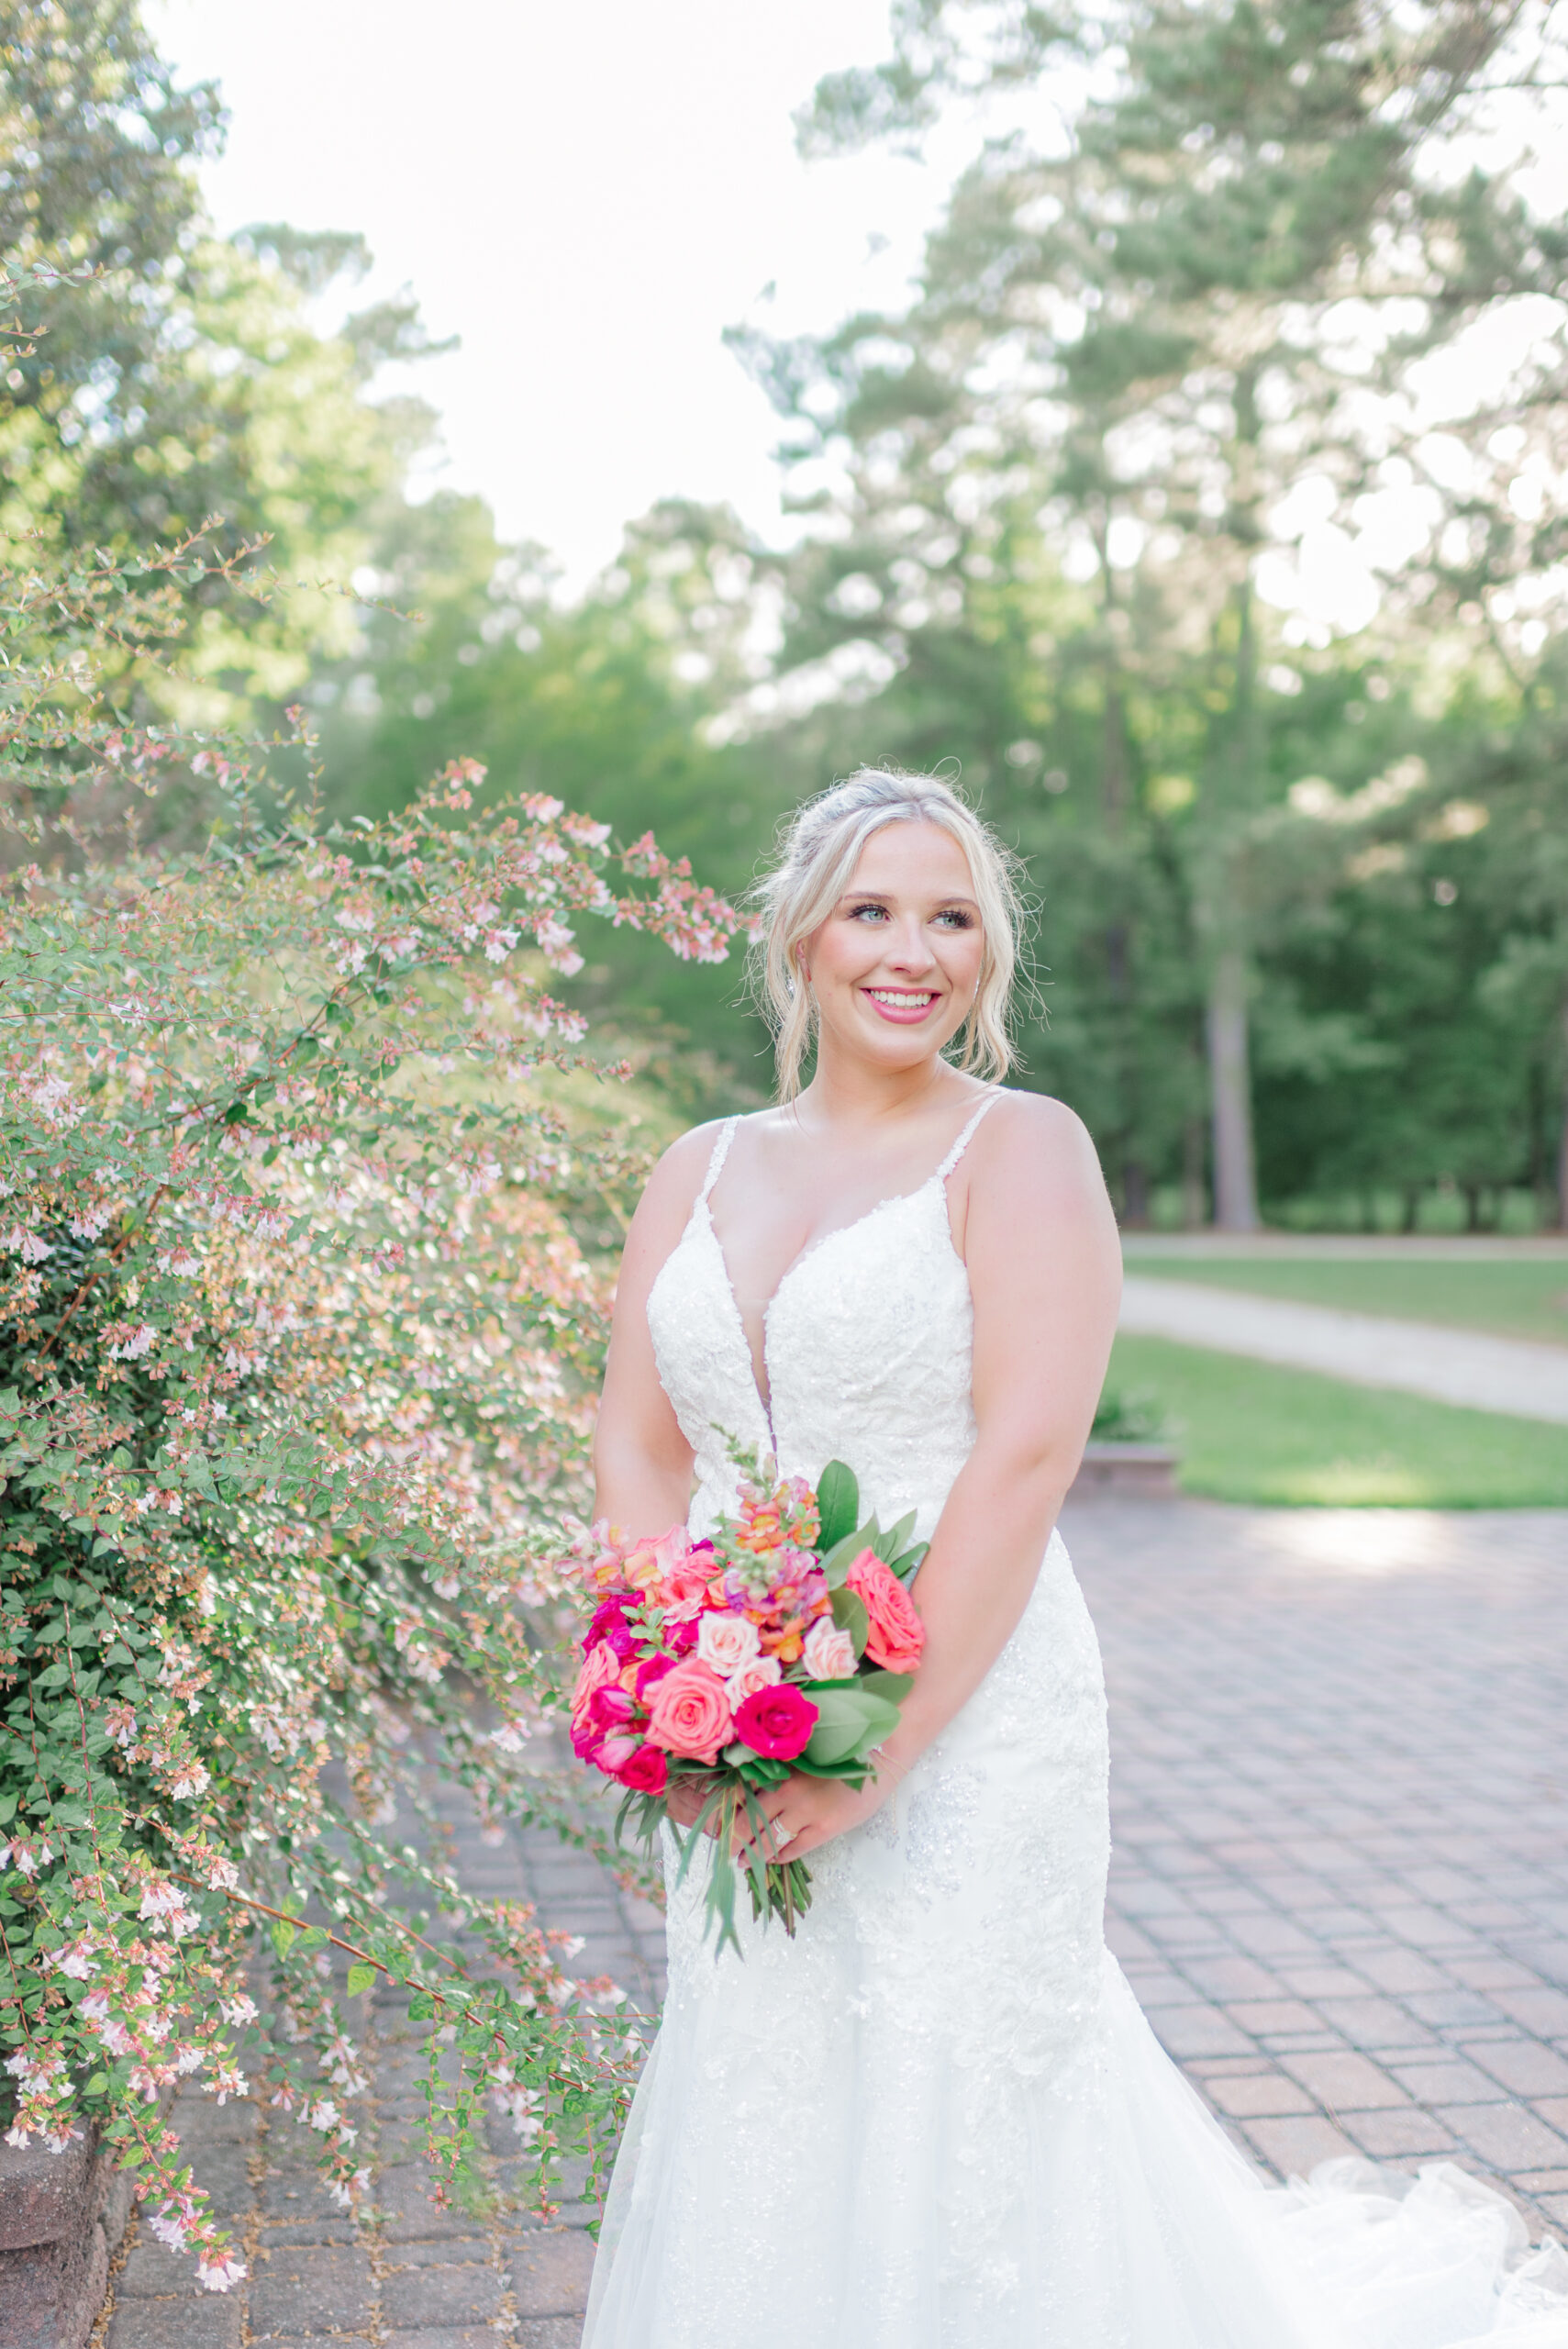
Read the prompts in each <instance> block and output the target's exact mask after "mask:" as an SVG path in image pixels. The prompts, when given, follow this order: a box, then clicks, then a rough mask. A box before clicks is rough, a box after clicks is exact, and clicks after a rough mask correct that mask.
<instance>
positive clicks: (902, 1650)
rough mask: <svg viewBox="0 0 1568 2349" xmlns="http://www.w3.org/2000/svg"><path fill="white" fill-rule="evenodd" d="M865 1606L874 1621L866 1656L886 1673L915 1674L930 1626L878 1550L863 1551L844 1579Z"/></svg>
mask: <svg viewBox="0 0 1568 2349" xmlns="http://www.w3.org/2000/svg"><path fill="white" fill-rule="evenodd" d="M844 1581H845V1583H846V1585H847V1586H848V1587H849V1588H850V1589H851V1590H852V1591H854V1592H855V1593H856V1595H857V1596H858V1597H859V1598H862V1600H863V1601H864V1603H865V1610H866V1613H867V1615H868V1616H869V1617H870V1618H871V1630H870V1631H869V1632H868V1633H867V1634H866V1653H867V1655H869V1656H870V1658H871V1660H872V1662H873V1664H881V1666H882V1668H883V1670H884V1672H913V1671H915V1670H916V1668H917V1665H918V1664H919V1661H920V1656H921V1653H922V1652H923V1650H924V1648H925V1645H926V1627H925V1625H924V1623H922V1622H921V1620H920V1618H919V1616H918V1614H917V1612H916V1609H915V1602H914V1600H913V1599H912V1598H910V1596H909V1594H908V1592H907V1591H906V1589H905V1587H904V1586H903V1584H902V1583H901V1582H900V1581H899V1579H898V1576H897V1575H895V1574H893V1573H892V1572H890V1570H889V1569H888V1568H887V1567H886V1566H885V1565H884V1564H883V1562H882V1560H881V1559H880V1558H879V1557H878V1556H877V1554H876V1552H875V1551H874V1550H862V1552H861V1554H860V1556H859V1557H858V1558H856V1559H855V1560H854V1561H853V1562H852V1564H851V1567H850V1570H849V1573H848V1574H847V1575H845V1576H844Z"/></svg>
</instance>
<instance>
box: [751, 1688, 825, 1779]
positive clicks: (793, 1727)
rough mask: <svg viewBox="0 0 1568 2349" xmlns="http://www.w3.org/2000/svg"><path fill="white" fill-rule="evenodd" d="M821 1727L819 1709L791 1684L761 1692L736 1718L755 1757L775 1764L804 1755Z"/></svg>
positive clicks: (761, 1690)
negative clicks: (811, 1738)
mask: <svg viewBox="0 0 1568 2349" xmlns="http://www.w3.org/2000/svg"><path fill="white" fill-rule="evenodd" d="M816 1726H817V1707H816V1706H815V1705H814V1704H813V1703H812V1701H811V1699H810V1698H809V1697H803V1696H802V1695H801V1693H800V1690H799V1689H798V1688H792V1687H790V1685H789V1682H788V1681H787V1680H781V1681H780V1683H779V1685H778V1687H776V1688H759V1689H758V1690H757V1692H756V1694H755V1695H754V1696H751V1697H748V1698H747V1699H746V1701H745V1703H744V1704H743V1705H742V1706H741V1708H740V1711H739V1712H738V1713H737V1714H736V1716H735V1734H736V1736H737V1737H738V1738H740V1740H741V1742H742V1743H744V1744H746V1745H749V1746H750V1747H751V1751H752V1753H763V1754H766V1755H767V1756H768V1757H769V1758H770V1759H771V1760H773V1761H774V1762H793V1761H794V1760H795V1755H796V1754H797V1753H804V1751H805V1749H806V1745H807V1743H808V1742H810V1737H811V1732H812V1731H813V1730H814V1729H815V1728H816Z"/></svg>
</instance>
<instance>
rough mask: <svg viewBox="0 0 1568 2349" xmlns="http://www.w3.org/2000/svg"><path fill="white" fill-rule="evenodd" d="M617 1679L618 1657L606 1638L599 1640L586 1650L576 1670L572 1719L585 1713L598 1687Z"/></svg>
mask: <svg viewBox="0 0 1568 2349" xmlns="http://www.w3.org/2000/svg"><path fill="white" fill-rule="evenodd" d="M619 1679H620V1658H619V1656H618V1655H617V1653H616V1652H615V1650H614V1648H612V1647H611V1646H610V1644H609V1642H607V1641H606V1640H601V1641H600V1642H599V1643H598V1645H597V1646H596V1647H591V1648H590V1649H589V1650H588V1653H587V1654H586V1655H585V1656H584V1659H583V1663H582V1668H581V1669H580V1671H579V1672H578V1675H577V1685H576V1687H574V1688H573V1691H572V1718H573V1720H577V1719H579V1717H581V1716H585V1715H586V1713H587V1710H588V1708H589V1706H590V1705H591V1704H592V1703H593V1701H594V1697H595V1692H596V1691H597V1690H598V1689H600V1688H607V1687H609V1686H610V1684H611V1682H612V1681H616V1682H618V1681H619Z"/></svg>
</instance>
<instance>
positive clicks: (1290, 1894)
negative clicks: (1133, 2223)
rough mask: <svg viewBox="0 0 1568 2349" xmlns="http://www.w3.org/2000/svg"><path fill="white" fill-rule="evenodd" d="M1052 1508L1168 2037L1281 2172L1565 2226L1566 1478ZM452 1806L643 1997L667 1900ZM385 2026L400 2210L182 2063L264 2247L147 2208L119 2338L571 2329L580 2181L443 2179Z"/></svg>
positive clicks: (382, 2093)
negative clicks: (553, 2198)
mask: <svg viewBox="0 0 1568 2349" xmlns="http://www.w3.org/2000/svg"><path fill="white" fill-rule="evenodd" d="M1063 1530H1064V1531H1065V1533H1066V1536H1067V1540H1068V1542H1069V1545H1070V1547H1071V1548H1072V1550H1073V1555H1074V1558H1075V1561H1076V1563H1077V1567H1078V1572H1079V1575H1080V1577H1081V1579H1082V1581H1083V1584H1084V1590H1085V1593H1086V1595H1087V1597H1088V1600H1089V1604H1090V1607H1091V1609H1093V1611H1094V1614H1095V1620H1096V1622H1097V1623H1098V1625H1099V1630H1100V1636H1101V1640H1102V1642H1103V1645H1104V1648H1105V1653H1106V1675H1107V1680H1108V1683H1109V1687H1110V1693H1111V1735H1112V1750H1113V1755H1114V1763H1113V1774H1112V1776H1113V1801H1114V1806H1115V1819H1114V1832H1115V1852H1114V1858H1113V1863H1112V1880H1111V1897H1110V1909H1109V1930H1110V1935H1111V1939H1112V1942H1113V1944H1114V1946H1115V1947H1116V1949H1117V1951H1118V1954H1119V1955H1120V1957H1121V1959H1122V1962H1123V1964H1124V1965H1125V1966H1126V1968H1127V1970H1128V1973H1129V1976H1130V1978H1131V1980H1132V1983H1133V1986H1134V1987H1135V1988H1136V1990H1137V1992H1138V1995H1139V1997H1140V1998H1141V1999H1142V2001H1143V2003H1144V2005H1145V2008H1146V2009H1147V2010H1148V2012H1149V2015H1150V2018H1151V2021H1152V2022H1153V2024H1154V2027H1155V2029H1156V2031H1157V2032H1159V2034H1160V2036H1161V2038H1162V2040H1163V2042H1164V2043H1165V2045H1166V2046H1167V2047H1168V2048H1169V2049H1170V2051H1171V2053H1172V2054H1173V2055H1174V2057H1175V2058H1176V2060H1177V2061H1178V2062H1179V2063H1180V2064H1181V2065H1183V2066H1184V2069H1185V2070H1186V2072H1187V2073H1188V2074H1189V2076H1191V2077H1192V2078H1193V2079H1194V2080H1195V2082H1196V2084H1197V2086H1198V2087H1200V2088H1201V2090H1202V2091H1203V2093H1204V2094H1205V2095H1206V2096H1207V2098H1208V2099H1209V2101H1210V2103H1211V2104H1212V2105H1213V2106H1214V2107H1215V2109H1216V2110H1218V2112H1219V2113H1220V2115H1221V2117H1222V2118H1223V2120H1224V2121H1225V2124H1226V2126H1227V2127H1228V2128H1229V2129H1230V2130H1231V2132H1233V2134H1234V2135H1235V2136H1236V2137H1237V2139H1238V2140H1239V2142H1240V2143H1242V2144H1244V2145H1245V2146H1246V2147H1247V2148H1248V2149H1249V2150H1250V2151H1251V2153H1252V2154H1254V2155H1255V2156H1257V2157H1259V2158H1261V2159H1262V2161H1263V2162H1265V2163H1267V2164H1269V2165H1272V2166H1273V2167H1274V2168H1275V2169H1277V2170H1282V2171H1284V2170H1290V2169H1296V2168H1300V2167H1304V2166H1306V2165H1309V2164H1311V2163H1312V2162H1314V2161H1316V2160H1318V2159H1320V2158H1321V2157H1322V2156H1324V2155H1325V2154H1331V2153H1335V2152H1342V2151H1345V2150H1347V2149H1349V2148H1355V2149H1358V2150H1360V2151H1362V2152H1365V2153H1369V2154H1375V2155H1376V2156H1378V2157H1379V2158H1380V2159H1389V2160H1392V2161H1394V2162H1396V2163H1397V2164H1398V2165H1400V2166H1402V2167H1414V2166H1415V2165H1416V2164H1417V2162H1418V2161H1419V2160H1420V2159H1422V2158H1425V2157H1429V2156H1444V2157H1448V2158H1451V2159H1453V2160H1456V2161H1458V2162H1460V2163H1462V2165H1464V2166H1465V2167H1467V2168H1470V2169H1472V2170H1474V2171H1476V2172H1477V2173H1479V2174H1482V2175H1484V2176H1490V2177H1492V2178H1495V2179H1496V2180H1498V2181H1499V2182H1501V2183H1502V2184H1503V2185H1504V2186H1505V2187H1506V2188H1507V2189H1508V2190H1509V2191H1510V2192H1512V2193H1513V2194H1514V2195H1515V2197H1516V2198H1517V2199H1518V2200H1519V2201H1520V2202H1521V2203H1522V2204H1525V2205H1527V2206H1529V2210H1530V2214H1531V2217H1532V2219H1533V2221H1535V2223H1536V2224H1537V2225H1540V2223H1542V2222H1545V2223H1549V2224H1555V2225H1556V2227H1557V2228H1558V2229H1560V2230H1562V2229H1568V1574H1565V1573H1564V1566H1565V1565H1568V1512H1565V1511H1534V1512H1529V1511H1515V1512H1502V1511H1492V1512H1481V1511H1477V1512H1474V1513H1473V1514H1463V1515H1460V1514H1433V1513H1428V1512H1422V1511H1415V1510H1380V1509H1368V1510H1311V1509H1300V1510H1286V1509H1243V1508H1228V1507H1225V1506H1223V1505H1222V1504H1219V1503H1215V1502H1205V1501H1195V1500H1181V1501H1177V1502H1173V1503H1152V1502H1138V1501H1125V1502H1124V1501H1111V1500H1103V1499H1101V1500H1094V1501H1090V1502H1085V1503H1084V1504H1082V1505H1080V1506H1078V1507H1076V1508H1073V1509H1071V1510H1070V1511H1069V1513H1068V1515H1067V1517H1066V1519H1065V1520H1064V1529H1063ZM450 1833H451V1837H452V1847H451V1848H452V1857H453V1860H454V1862H455V1864H456V1865H457V1866H458V1867H459V1868H460V1870H461V1871H462V1874H463V1876H465V1878H466V1879H467V1880H468V1881H469V1882H471V1883H473V1884H474V1885H475V1886H476V1887H481V1886H483V1887H487V1888H490V1889H493V1890H495V1891H497V1892H506V1893H508V1894H512V1895H516V1894H517V1893H518V1892H519V1891H522V1890H526V1891H528V1893H529V1894H530V1895H531V1897H533V1898H536V1899H537V1900H538V1901H539V1906H540V1909H541V1910H542V1912H543V1915H544V1920H545V1921H546V1922H547V1923H550V1924H559V1925H562V1926H563V1927H566V1928H569V1929H571V1930H573V1931H575V1932H581V1933H583V1934H584V1935H585V1936H586V1937H587V1939H586V1945H585V1946H584V1950H583V1951H582V1953H581V1954H580V1956H579V1957H578V1958H577V1959H576V1961H575V1963H576V1964H577V1965H579V1966H581V1967H582V1968H583V1969H584V1971H595V1972H596V1971H599V1970H601V1969H608V1970H610V1971H612V1972H615V1973H617V1976H618V1977H619V1978H620V1980H621V1981H623V1982H624V1983H625V1984H626V1985H627V1986H628V1989H630V1991H631V1993H632V1995H633V1997H634V1998H636V1999H638V2000H639V2003H650V2002H651V2001H652V2000H653V1999H654V1998H656V1996H657V1991H658V1986H659V1959H660V1935H659V1931H658V1920H657V1918H656V1916H655V1915H654V1913H653V1912H652V1911H651V1909H646V1908H644V1907H642V1906H641V1905H640V1904H639V1903H635V1902H631V1901H628V1899H627V1898H626V1897H625V1896H624V1895H622V1894H621V1893H619V1892H618V1891H617V1889H616V1888H615V1887H614V1886H613V1885H612V1884H611V1883H610V1882H609V1880H608V1878H607V1877H606V1876H605V1875H604V1874H603V1872H602V1871H600V1870H599V1869H598V1868H596V1867H595V1865H593V1863H592V1862H589V1861H585V1860H584V1859H582V1858H580V1857H579V1856H577V1855H576V1854H573V1853H570V1852H566V1851H563V1850H562V1848H561V1847H560V1846H559V1845H558V1844H556V1843H555V1842H553V1841H551V1840H550V1838H548V1837H542V1836H538V1835H532V1834H529V1833H527V1832H518V1833H514V1834H512V1835H511V1836H510V1837H509V1838H508V1840H507V1842H506V1843H505V1844H504V1845H503V1846H502V1847H500V1848H498V1849H497V1848H493V1847H490V1846H487V1845H486V1844H484V1842H483V1841H482V1840H481V1838H480V1836H479V1834H478V1832H477V1830H476V1828H475V1826H474V1824H473V1820H471V1819H470V1818H468V1817H467V1816H466V1815H465V1814H464V1813H462V1812H461V1811H453V1812H452V1813H451V1814H450ZM368 2038H369V2047H370V2054H371V2057H372V2061H373V2072H374V2078H373V2089H372V2093H371V2095H370V2096H369V2097H367V2098H366V2099H364V2110H363V2115H362V2118H363V2121H364V2123H365V2134H364V2143H365V2144H366V2146H367V2149H368V2152H369V2154H370V2158H371V2159H372V2161H373V2165H374V2168H375V2186H374V2194H375V2200H376V2204H377V2206H378V2208H379V2210H380V2211H381V2212H382V2213H383V2214H384V2215H383V2218H382V2221H381V2223H380V2224H379V2225H375V2226H361V2227H356V2226H354V2225H353V2224H352V2223H350V2221H349V2220H348V2219H346V2218H344V2217H343V2216H341V2215H340V2214H339V2213H338V2212H337V2211H335V2210H333V2208H332V2205H331V2204H330V2203H329V2202H328V2199H327V2198H326V2197H325V2195H324V2194H323V2193H322V2192H321V2190H320V2189H319V2188H318V2187H317V2185H316V2183H315V2179H314V2172H313V2171H312V2169H311V2167H310V2166H309V2165H308V2162H307V2160H306V2159H304V2158H302V2155H303V2154H305V2153H306V2148H304V2147H303V2145H302V2143H301V2140H300V2134H299V2132H297V2131H296V2130H295V2129H294V2127H293V2125H292V2124H290V2123H288V2122H285V2121H278V2120H275V2119H274V2120H272V2121H270V2122H269V2120H268V2118H267V2117H266V2116H261V2115H259V2114H258V2113H257V2112H256V2111H255V2110H253V2109H252V2108H250V2107H245V2106H241V2107H239V2108H238V2109H236V2108H235V2107H233V2106H229V2107H227V2108H225V2110H222V2111H218V2110H216V2109H215V2108H214V2107H212V2106H210V2105H208V2104H206V2103H205V2102H202V2101H201V2100H199V2099H186V2100H184V2101H183V2103H182V2104H181V2106H180V2107H179V2108H178V2114H179V2119H180V2121H181V2126H182V2128H183V2130H184V2131H186V2132H187V2133H188V2135H189V2137H190V2140H191V2142H192V2143H193V2145H195V2144H198V2143H199V2145H200V2146H201V2147H202V2149H203V2162H202V2166H203V2170H204V2174H205V2175H206V2177H207V2178H208V2179H209V2181H210V2182H212V2183H213V2184H215V2186H216V2187H217V2190H218V2194H219V2198H220V2199H221V2200H222V2201H223V2202H224V2204H225V2207H226V2208H227V2209H228V2210H230V2211H231V2212H232V2214H233V2218H234V2222H235V2224H236V2227H237V2229H238V2230H239V2232H240V2233H241V2234H242V2235H243V2236H244V2238H245V2240H246V2242H247V2243H248V2244H249V2246H250V2253H251V2257H252V2277H253V2280H252V2282H251V2283H250V2285H249V2286H248V2287H246V2288H243V2289H242V2290H240V2291H239V2292H237V2293H235V2294H234V2295H232V2296H231V2297H229V2298H228V2299H215V2298H212V2297H209V2296H207V2295H206V2294H198V2293H196V2292H195V2290H194V2288H193V2287H192V2284H191V2282H190V2279H189V2276H188V2273H187V2270H188V2267H189V2263H188V2262H186V2261H181V2260H174V2259H171V2258H170V2257H169V2255H168V2254H166V2253H165V2252H163V2251H161V2249H160V2248H159V2247H158V2246H157V2245H156V2244H155V2243H152V2242H151V2241H150V2239H149V2237H148V2236H147V2234H146V2232H145V2230H139V2229H135V2228H133V2230H132V2232H131V2235H130V2238H129V2250H128V2256H127V2257H126V2259H125V2261H124V2264H123V2266H122V2267H121V2270H120V2273H119V2275H118V2277H117V2282H116V2287H115V2292H116V2298H115V2303H114V2307H113V2310H112V2313H111V2314H110V2316H109V2317H108V2320H107V2322H106V2343H107V2349H308V2345H309V2344H314V2343H317V2342H319V2340H320V2338H321V2336H323V2335H324V2334H333V2335H335V2336H336V2337H337V2338H338V2339H339V2340H350V2341H358V2342H365V2343H369V2342H377V2343H383V2344H386V2349H498V2344H500V2343H510V2344H512V2349H575V2344H576V2343H577V2338H578V2332H579V2330H580V2326H581V2310H582V2306H583V2300H584V2291H585V2288H586V2282H587V2276H588V2270H589V2265H590V2258H591V2246H590V2244H589V2243H588V2240H587V2238H586V2237H585V2235H584V2232H583V2231H582V2230H583V2222H584V2221H585V2220H586V2219H587V2218H588V2217H589V2216H591V2213H590V2212H589V2211H588V2210H585V2209H584V2208H582V2207H581V2206H578V2207H575V2208H573V2207H571V2206H569V2207H568V2209H567V2210H565V2211H564V2212H563V2213H562V2219H563V2222H564V2223H562V2225H561V2226H559V2227H557V2228H553V2229H550V2230H541V2229H539V2228H537V2227H531V2226H528V2224H526V2223H524V2222H520V2221H517V2219H515V2218H514V2219H504V2220H497V2221H495V2222H493V2223H491V2224H489V2225H485V2224H483V2223H480V2222H475V2221H468V2220H465V2219H462V2218H461V2217H456V2216H448V2215H446V2214H443V2213H442V2212H440V2211H438V2210H436V2209H435V2208H434V2206H433V2205H432V2204H431V2203H429V2202H428V2200H427V2199H426V2198H425V2195H424V2193H423V2190H422V2188H421V2185H420V2173H419V2169H418V2166H417V2163H416V2161H415V2160H414V2158H413V2153H412V2145H411V2133H412V2122H413V2120H414V2118H415V2115H416V2112H417V2107H416V2105H415V2103H414V2101H413V2099H412V2098H411V2097H410V2095H409V2093H408V2091H409V2088H410V2087H411V2084H412V2081H411V2075H412V2069H413V2062H414V2047H413V2043H412V2038H411V2036H410V2035H409V2034H408V2033H407V2032H406V2031H403V2032H400V2031H399V2029H398V2027H397V2024H396V2021H395V2015H394V2014H392V2013H391V2012H390V2011H381V2012H378V2013H376V2015H375V2016H374V2018H373V2030H372V2032H370V2033H369V2034H368ZM493 2142H494V2143H495V2149H496V2153H497V2155H498V2156H499V2157H500V2158H499V2164H498V2166H499V2171H500V2175H501V2176H502V2178H503V2181H505V2178H506V2147H507V2145H508V2143H509V2142H510V2140H509V2134H508V2132H507V2131H506V2128H505V2126H504V2125H503V2126H500V2127H498V2128H497V2130H496V2132H495V2137H494V2140H493Z"/></svg>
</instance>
